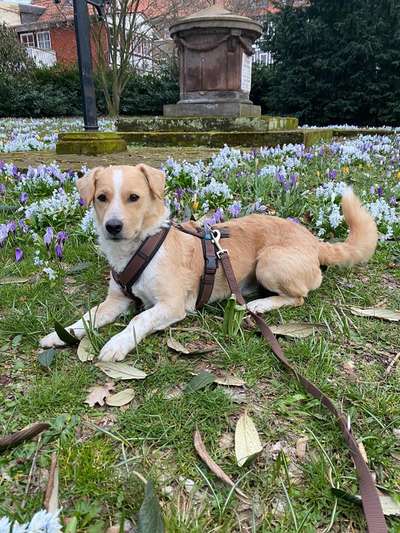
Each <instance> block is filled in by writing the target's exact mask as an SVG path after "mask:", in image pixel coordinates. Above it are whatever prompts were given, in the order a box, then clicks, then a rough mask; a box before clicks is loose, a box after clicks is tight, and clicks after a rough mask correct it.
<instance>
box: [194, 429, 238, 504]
mask: <svg viewBox="0 0 400 533" xmlns="http://www.w3.org/2000/svg"><path fill="white" fill-rule="evenodd" d="M194 447H195V449H196V451H197V453H198V454H199V456H200V458H201V459H202V460H203V461H204V463H205V464H206V465H207V466H208V468H209V469H210V470H211V472H212V473H213V474H215V475H216V476H217V478H218V479H220V480H221V481H224V482H225V483H226V484H227V485H229V486H230V487H235V483H234V482H233V480H232V479H231V478H230V477H229V476H228V475H227V474H225V472H224V471H223V470H222V468H221V467H220V466H218V465H217V463H215V462H214V461H213V460H212V459H211V457H210V455H209V454H208V452H207V450H206V447H205V446H204V443H203V439H202V438H201V435H200V432H199V431H198V430H196V431H195V432H194ZM235 491H236V493H237V494H238V495H239V496H241V497H242V498H244V499H245V500H248V497H247V496H246V494H244V492H242V491H241V490H240V489H239V488H238V487H237V486H236V487H235Z"/></svg>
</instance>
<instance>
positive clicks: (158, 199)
mask: <svg viewBox="0 0 400 533" xmlns="http://www.w3.org/2000/svg"><path fill="white" fill-rule="evenodd" d="M76 185H77V188H78V191H79V193H80V195H81V197H82V198H83V200H84V201H85V202H86V204H87V205H89V204H90V203H92V202H93V204H94V208H95V211H96V216H97V221H98V229H99V231H102V233H103V235H104V236H105V237H106V238H108V239H111V240H125V239H127V240H130V239H134V238H136V237H137V236H138V235H139V234H140V233H141V232H142V231H145V230H146V229H147V228H150V227H151V226H153V225H154V224H155V223H156V222H157V220H158V219H159V218H160V217H162V215H163V213H164V211H165V207H164V201H163V198H164V185H165V175H164V173H163V172H161V170H157V169H155V168H152V167H149V166H148V165H137V166H135V167H133V166H110V167H97V168H94V169H93V170H91V171H90V172H88V173H87V174H86V175H85V176H83V177H82V178H80V179H78V181H77V184H76Z"/></svg>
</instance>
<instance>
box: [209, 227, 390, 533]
mask: <svg viewBox="0 0 400 533" xmlns="http://www.w3.org/2000/svg"><path fill="white" fill-rule="evenodd" d="M218 233H219V232H218V231H214V232H213V234H214V237H215V238H214V240H213V243H214V246H215V247H216V248H217V255H218V259H219V260H220V261H221V265H222V268H223V269H224V273H225V277H226V280H227V282H228V285H229V288H230V290H231V292H232V294H234V295H235V296H236V300H237V302H238V303H239V304H240V305H246V302H245V300H244V298H243V296H242V293H241V292H240V288H239V285H238V282H237V279H236V276H235V273H234V271H233V268H232V263H231V261H230V259H229V255H228V252H227V250H224V249H222V248H221V246H220V244H219V235H218ZM248 312H249V313H250V315H251V317H252V318H253V319H254V321H255V322H256V324H257V326H258V327H259V329H260V331H261V334H262V336H263V337H264V339H265V340H266V341H267V342H268V344H269V345H270V347H271V350H272V352H273V353H274V355H275V357H276V358H277V359H278V360H279V361H280V362H281V363H282V364H283V366H284V367H285V368H286V370H289V372H291V373H292V374H294V376H295V377H296V379H297V380H298V381H299V382H300V383H301V384H302V385H303V387H304V388H305V390H306V391H307V392H308V393H309V394H311V396H313V397H314V398H317V399H318V400H319V401H320V402H321V403H322V404H323V405H324V406H325V407H326V408H327V409H328V411H330V413H332V414H333V415H334V416H335V417H336V418H337V421H338V422H339V426H340V429H341V431H342V434H343V437H344V439H345V441H346V443H347V445H348V447H349V449H350V453H351V455H352V457H353V460H354V464H355V466H356V471H357V476H358V481H359V485H360V493H361V498H362V505H363V509H364V515H365V518H366V521H367V526H368V531H369V533H387V531H388V529H387V526H386V521H385V517H384V514H383V511H382V506H381V503H380V500H379V495H378V491H377V489H376V486H375V482H374V480H373V478H372V475H371V472H370V471H369V468H368V466H367V464H366V462H365V460H364V458H363V456H362V453H361V451H360V448H359V446H358V443H357V441H356V439H355V438H354V436H353V433H352V431H351V428H350V426H349V424H348V421H347V418H346V416H345V415H344V414H343V413H342V412H341V411H339V409H338V408H337V407H336V406H335V405H334V403H333V402H332V400H331V399H330V398H329V397H328V396H327V395H326V394H324V393H323V392H322V391H321V390H320V389H319V388H318V387H317V386H316V385H314V384H313V383H312V382H311V381H309V380H308V379H307V378H305V377H304V376H302V375H301V374H300V373H299V372H298V371H297V370H296V369H295V368H294V367H293V366H292V364H291V363H290V362H289V360H288V359H287V358H286V356H285V354H284V353H283V350H282V348H281V346H280V344H279V342H278V340H277V338H276V337H275V335H274V334H273V333H272V331H271V330H270V328H269V327H268V326H267V324H266V323H265V321H264V320H263V319H262V318H261V317H260V316H259V315H257V314H256V313H253V312H252V311H250V310H248Z"/></svg>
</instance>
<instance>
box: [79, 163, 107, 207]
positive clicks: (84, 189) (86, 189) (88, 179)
mask: <svg viewBox="0 0 400 533" xmlns="http://www.w3.org/2000/svg"><path fill="white" fill-rule="evenodd" d="M101 170H103V167H96V168H92V170H89V172H86V174H85V175H84V176H82V177H81V178H79V179H78V181H77V182H76V187H77V189H78V191H79V194H80V195H81V198H82V200H84V202H85V204H86V205H90V204H91V203H92V202H93V198H94V192H95V189H96V186H95V184H96V178H97V174H98V173H99V172H100V171H101Z"/></svg>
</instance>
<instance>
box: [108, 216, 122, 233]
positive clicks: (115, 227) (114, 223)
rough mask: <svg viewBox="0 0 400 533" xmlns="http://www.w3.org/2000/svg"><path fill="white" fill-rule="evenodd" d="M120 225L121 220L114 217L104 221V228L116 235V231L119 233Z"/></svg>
mask: <svg viewBox="0 0 400 533" xmlns="http://www.w3.org/2000/svg"><path fill="white" fill-rule="evenodd" d="M122 227H123V224H122V222H121V221H120V220H118V219H116V218H112V219H111V220H109V221H108V222H107V223H106V230H107V231H108V233H110V234H111V235H118V233H121V230H122Z"/></svg>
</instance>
